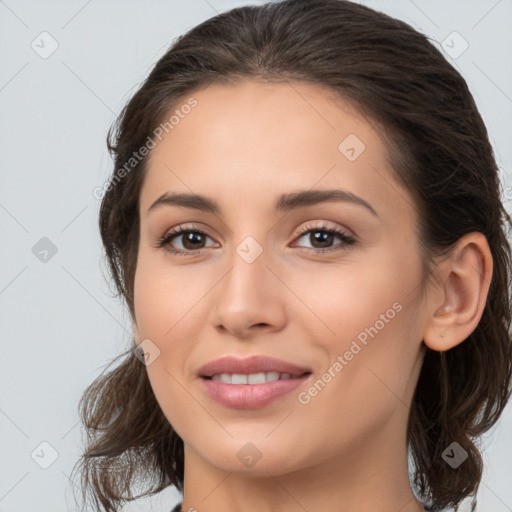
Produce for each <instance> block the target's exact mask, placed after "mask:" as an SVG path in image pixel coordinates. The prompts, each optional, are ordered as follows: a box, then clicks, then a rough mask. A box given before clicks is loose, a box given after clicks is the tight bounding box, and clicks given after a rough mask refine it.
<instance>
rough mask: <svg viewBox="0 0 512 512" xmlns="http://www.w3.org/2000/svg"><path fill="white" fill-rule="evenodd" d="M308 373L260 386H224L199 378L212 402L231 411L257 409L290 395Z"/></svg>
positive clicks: (214, 381)
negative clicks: (229, 408)
mask: <svg viewBox="0 0 512 512" xmlns="http://www.w3.org/2000/svg"><path fill="white" fill-rule="evenodd" d="M310 375H311V374H310V373H307V374H305V375H301V376H300V377H297V378H295V379H283V380H275V381H272V382H264V383H262V384H226V383H225V382H221V381H218V380H211V379H206V378H204V377H201V382H202V383H203V386H204V388H205V390H206V392H207V393H208V395H209V396H210V398H212V399H213V400H215V401H216V402H218V403H219V404H221V405H224V406H225V407H231V408H233V409H258V408H260V407H264V406H265V405H267V404H269V403H271V402H273V401H274V400H276V399H277V398H279V397H280V396H283V395H286V394H287V393H290V392H291V391H293V390H294V389H295V388H297V387H298V386H300V385H301V384H302V383H303V382H304V381H305V380H307V378H308V377H309V376H310Z"/></svg>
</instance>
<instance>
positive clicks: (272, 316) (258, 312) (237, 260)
mask: <svg viewBox="0 0 512 512" xmlns="http://www.w3.org/2000/svg"><path fill="white" fill-rule="evenodd" d="M248 232H250V231H247V230H246V231H245V233H244V232H243V230H240V231H239V233H242V234H241V235H240V234H238V233H233V240H236V238H237V236H238V240H240V239H241V241H240V242H238V243H237V244H233V251H232V252H231V253H230V254H229V256H227V260H228V261H227V265H229V271H228V272H227V274H226V275H225V276H224V278H223V279H222V283H219V285H220V286H219V287H218V288H217V293H216V294H215V299H214V300H215V306H214V318H213V321H214V323H215V324H216V325H217V326H223V327H224V328H225V329H226V330H228V331H230V332H231V333H232V334H236V335H237V336H242V335H243V333H244V331H245V330H246V329H248V328H250V327H251V326H253V325H267V326H272V328H273V329H276V328H278V327H279V328H281V327H282V325H283V322H284V321H285V314H284V308H283V301H282V300H280V298H279V294H278V291H277V290H278V286H276V283H275V282H274V281H276V277H275V276H274V275H273V273H272V272H271V271H270V269H269V266H271V265H272V263H271V261H272V255H271V254H270V249H268V247H269V246H270V245H271V244H270V242H269V237H268V236H267V235H266V234H265V233H264V231H263V230H258V233H257V234H256V235H255V236H254V235H249V234H247V233H248ZM254 232H255V231H254V230H253V233H254ZM257 237H258V238H260V240H261V242H260V241H259V240H257ZM262 238H265V240H262Z"/></svg>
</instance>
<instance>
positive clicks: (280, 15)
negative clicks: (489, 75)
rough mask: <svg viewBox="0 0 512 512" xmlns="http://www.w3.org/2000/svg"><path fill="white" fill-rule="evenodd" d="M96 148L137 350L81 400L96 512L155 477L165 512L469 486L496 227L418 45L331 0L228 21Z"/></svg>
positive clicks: (467, 97) (152, 484) (488, 163)
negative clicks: (107, 156)
mask: <svg viewBox="0 0 512 512" xmlns="http://www.w3.org/2000/svg"><path fill="white" fill-rule="evenodd" d="M109 148H110V150H111V151H112V153H113V156H114V158H115V169H114V171H113V175H112V178H111V180H110V182H109V183H108V185H107V186H106V187H105V189H104V197H103V201H102V205H101V212H100V229H101V235H102V239H103V243H104V247H105V251H106V256H107V259H108V263H109V268H110V270H111V273H112V276H113V279H114V281H115V284H116V286H117V288H118V290H119V292H120V294H122V297H123V299H124V300H125V301H126V304H127V305H128V308H129V310H130V314H131V318H132V320H133V330H134V340H133V341H134V344H133V347H130V349H129V350H128V351H127V352H126V354H123V355H122V357H123V360H122V361H121V363H120V364H119V365H118V366H117V367H116V368H115V369H113V370H110V371H109V372H108V373H105V374H104V375H101V376H100V377H99V378H98V379H97V380H96V381H95V382H94V383H93V384H92V385H91V386H90V387H89V388H88V390H87V391H86V393H85V395H84V397H83V399H82V403H81V406H82V415H83V421H84V424H85V426H86V428H87V432H88V434H89V444H88V446H87V447H86V451H85V453H84V455H83V458H82V459H81V464H80V466H79V467H80V470H81V474H82V478H83V491H84V498H86V499H87V496H89V497H90V498H91V500H92V502H93V503H94V506H95V509H101V510H105V511H114V510H118V509H119V507H120V505H121V504H122V503H123V502H124V501H127V500H131V499H134V498H136V497H138V496H140V495H147V494H151V493H156V492H159V491H161V490H162V489H164V488H165V487H167V486H170V485H175V486H176V487H177V488H178V489H179V490H180V491H182V493H183V503H182V504H180V505H178V506H177V507H176V508H175V509H174V510H175V511H179V510H183V511H194V510H197V511H201V512H202V511H208V512H221V511H222V512H225V511H232V512H234V511H240V510H243V511H244V512H253V511H257V512H269V511H271V510H272V511H274V510H279V511H282V512H292V511H304V510H308V511H313V510H315V511H316V510H323V511H326V512H335V511H336V512H339V511H350V512H353V511H358V512H369V511H372V512H374V511H376V510H378V511H379V512H388V511H389V512H398V511H400V512H412V511H419V510H441V509H445V508H448V507H455V508H457V507H458V505H459V504H460V503H461V502H462V500H464V499H465V498H466V497H471V496H473V497H474V495H475V494H476V491H477V489H478V486H479V483H480V480H481V475H482V458H481V455H480V453H479V450H478V449H477V447H476V445H475V442H474V441H475V439H476V438H477V437H478V436H480V435H481V434H482V433H484V432H486V431H487V430H488V429H489V428H490V427H491V426H493V425H494V424H495V423H496V421H497V420H498V418H499V416H500V414H501V413H502V411H503V409H504V407H505V405H506V403H507V400H508V399H509V396H510V383H511V368H512V360H511V357H512V356H511V346H512V343H511V334H510V322H511V303H510V289H509V285H510V276H511V273H510V245H509V243H508V241H507V238H506V234H507V229H508V228H509V226H510V224H511V221H510V218H509V216H508V215H507V213H506V211H505V209H504V207H503V205H502V202H501V200H500V184H499V178H498V170H497V164H496V162H495V160H494V157H493V150H492V147H491V145H490V143H489V139H488V136H487V132H486V128H485V126H484V123H483V121H482V118H481V116H480V114H479V112H478V110H477V107H476V106H475V103H474V100H473V98H472V95H471V94H470V92H469V91H468V88H467V85H466V82H465V81H464V79H463V78H462V77H461V75H460V74H459V73H458V72H457V71H456V70H455V69H454V67H453V66H451V65H450V64H449V63H448V62H447V61H446V59H445V58H444V57H443V55H442V54H441V53H440V52H439V51H438V50H437V49H436V48H435V47H434V46H433V45H432V44H431V43H430V42H429V41H428V39H427V38H426V37H425V36H424V35H422V34H420V33H418V32H416V31H415V30H413V29H412V28H411V27H410V26H409V25H407V24H406V23H404V22H402V21H399V20H396V19H393V18H391V17H389V16H387V15H385V14H382V13H379V12H376V11H374V10H372V9H370V8H367V7H364V6H362V5H358V4H356V3H351V2H348V1H343V0H313V1H312V0H286V1H282V2H278V3H269V4H266V5H262V6H259V7H254V6H251V7H243V8H237V9H233V10H231V11H229V12H226V13H223V14H220V15H218V16H215V17H214V18H211V19H209V20H207V21H205V22H204V23H201V24H200V25H199V26H197V27H195V28H193V29H192V30H190V31H189V32H188V33H186V34H185V35H183V36H182V37H180V38H179V39H178V40H177V41H175V42H174V44H173V45H172V47H171V48H170V50H169V51H168V52H167V53H166V54H165V55H164V56H163V57H162V58H161V59H160V60H159V62H158V63H157V64H156V65H155V67H154V69H153V70H152V71H151V73H150V75H149V77H148V78H147V80H146V81H145V83H144V84H143V85H142V86H141V88H140V89H139V90H138V92H137V93H136V94H135V95H134V96H133V98H132V99H131V100H130V102H129V103H128V104H127V106H126V107H125V109H124V110H123V112H122V113H121V115H120V117H119V120H118V124H117V125H116V126H115V130H114V131H113V132H112V134H109ZM134 348H135V349H134ZM409 456H410V460H409ZM408 462H410V463H411V467H409V465H408ZM410 473H411V475H412V479H411V480H412V481H411V480H410V478H409V475H410ZM411 484H412V485H411ZM169 508H171V507H169ZM474 509H475V500H473V510H474Z"/></svg>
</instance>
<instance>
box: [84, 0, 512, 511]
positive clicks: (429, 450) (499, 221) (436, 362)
mask: <svg viewBox="0 0 512 512" xmlns="http://www.w3.org/2000/svg"><path fill="white" fill-rule="evenodd" d="M243 79H264V80H276V79H277V80H290V81H293V80H307V81H309V82H312V83H317V84H319V85H321V86H325V87H327V88H329V89H330V90H332V91H333V92H334V93H335V94H336V95H338V96H339V97H340V98H342V99H343V100H344V101H347V102H349V103H350V104H351V105H353V106H354V107H355V108H356V109H357V110H358V111H359V112H361V113H363V114H364V115H366V116H368V118H370V119H371V120H372V121H373V122H375V123H376V124H377V123H378V125H379V126H381V127H385V130H380V131H379V134H380V135H381V137H383V138H385V139H386V142H387V144H388V148H389V151H388V153H389V154H388V161H389V163H390V165H391V169H392V172H393V174H394V175H395V177H396V178H397V179H398V180H399V182H400V183H402V184H403V185H404V186H405V187H406V188H407V190H408V191H409V192H410V193H411V196H412V197H413V199H414V206H415V208H416V209H417V212H418V214H419V226H418V237H419V240H420V243H421V247H422V258H423V260H424V261H423V263H424V268H425V269H426V270H427V276H428V277H432V276H433V275H434V270H435V268H434V263H433V262H434V257H435V256H439V255H445V254H449V253H450V250H451V249H453V247H454V246H455V244H456V243H457V241H458V240H459V239H460V238H461V237H462V236H464V235H465V234H467V233H470V232H475V231H476V232H480V233H482V234H483V235H485V237H486V239H487V242H488V244H489V247H490V250H491V254H492V258H493V268H494V271H493V275H492V282H491V284H490V289H489V292H488V295H487V301H486V304H485V308H484V311H483V315H482V317H481V320H480V322H479V324H478V325H477V327H476V328H475V330H474V331H473V332H472V333H471V335H470V336H469V337H468V338H467V339H465V340H464V341H463V342H462V343H460V344H458V345H457V346H455V347H454V348H452V349H450V350H448V351H443V352H438V351H434V350H431V349H429V348H427V351H426V353H425V357H424V361H423V366H422V369H421V373H420V375H419V379H418V382H417V387H416V389H415V394H414V397H413V401H412V405H411V408H410V413H409V419H408V426H407V442H408V448H409V450H410V454H411V455H412V461H413V465H414V472H413V480H412V482H413V484H414V486H415V487H416V492H417V494H418V496H419V497H420V498H421V499H423V500H424V502H425V503H427V504H429V505H430V506H432V507H434V508H444V507H455V510H458V507H459V504H460V503H461V501H462V500H463V499H465V498H466V497H469V496H473V500H472V510H475V507H476V492H477V490H478V486H479V484H480V481H481V477H482V469H483V461H482V457H481V454H480V451H479V449H478V447H477V445H476V443H475V441H476V440H477V438H478V437H479V436H480V435H481V434H483V433H484V432H486V431H487V430H489V429H490V428H491V427H492V426H493V425H494V424H495V423H496V421H497V420H498V418H499V417H500V415H501V413H502V412H503V410H504V408H505V406H506V404H507V402H508V400H509V398H510V393H511V375H512V350H511V347H512V340H511V329H510V328H511V300H510V299H511V289H510V281H511V247H510V243H509V241H508V240H507V236H508V234H509V232H510V227H511V226H512V222H511V218H510V216H509V215H508V213H507V211H506V209H505V208H504V206H503V203H502V201H501V195H500V194H501V190H500V188H501V183H500V180H499V171H498V166H497V163H496V161H495V158H494V153H493V149H492V147H491V144H490V142H489V137H488V133H487V130H486V127H485V125H484V122H483V120H482V117H481V115H480V113H479V111H478V109H477V107H476V105H475V102H474V99H473V97H472V95H471V93H470V91H469V90H468V87H467V84H466V82H465V80H464V79H463V77H462V76H461V75H460V74H459V72H458V71H457V70H456V69H455V68H454V67H453V66H452V65H451V64H450V63H448V61H447V60H446V59H445V57H444V56H443V55H442V53H441V52H440V51H439V50H438V49H437V48H436V46H435V45H434V44H432V42H431V41H430V40H429V38H428V37H427V36H425V35H424V34H421V33H419V32H417V31H416V30H414V29H413V28H412V27H411V26H410V25H408V24H407V23H405V22H403V21H400V20H397V19H394V18H392V17H390V16H388V15H386V14H384V13H381V12H378V11H375V10H373V9H370V8H368V7H365V6H363V5H359V4H357V3H354V2H349V1H346V0H285V1H280V2H270V3H267V4H264V5H261V6H246V7H240V8H235V9H232V10H230V11H227V12H224V13H222V14H219V15H217V16H214V17H212V18H210V19H208V20H206V21H204V22H202V23H201V24H199V25H197V26H196V27H194V28H192V29H191V30H189V31H188V32H187V33H185V34H184V35H182V36H180V37H178V38H177V39H175V40H174V41H173V44H172V45H171V47H170V48H169V50H168V51H167V52H166V53H165V54H164V55H163V56H162V57H161V58H160V59H159V60H158V62H157V63H156V64H155V66H154V67H153V69H152V70H151V72H150V74H149V76H148V77H147V78H146V80H145V81H144V82H143V83H142V85H141V86H140V87H139V89H138V90H137V92H136V93H135V94H134V95H133V97H132V98H131V99H130V100H129V102H128V103H127V104H126V106H125V107H124V109H123V110H122V112H121V113H120V115H119V117H118V119H117V120H116V122H115V123H114V124H113V125H112V127H111V128H110V130H109V133H108V136H107V144H108V148H109V151H110V153H111V155H112V156H113V159H114V162H115V166H114V171H113V173H112V177H111V181H110V183H109V186H108V187H106V188H105V195H104V196H103V199H102V203H101V208H100V216H99V228H100V232H101V237H102V241H103V245H104V250H105V255H106V260H107V263H108V269H109V271H110V274H111V276H112V279H113V282H114V284H115V287H116V290H117V293H118V296H120V297H121V299H122V300H124V301H125V302H126V305H127V306H128V308H129V310H130V312H131V314H132V318H135V316H134V300H133V292H134V274H135V268H136V264H137V250H138V242H139V217H138V205H139V195H140V190H141V186H142V183H143V179H144V175H145V170H146V163H147V159H148V158H147V156H146V157H144V158H142V159H141V160H140V161H137V162H136V165H134V166H133V167H132V168H131V169H130V170H129V172H126V167H125V172H124V173H123V175H122V176H121V175H120V173H119V170H120V169H121V168H123V166H125V164H126V162H128V161H129V160H130V158H131V157H132V155H133V153H134V152H135V151H138V150H139V148H141V147H142V146H144V145H145V144H146V142H147V140H148V137H151V136H152V134H153V133H154V130H155V128H156V127H157V126H159V125H160V123H162V121H164V120H165V119H166V117H168V116H169V112H171V109H173V108H176V107H177V106H178V105H180V102H181V101H183V98H186V97H187V96H188V95H191V94H192V93H193V92H194V91H196V90H198V89H201V88H205V87H207V86H208V85H210V84H212V83H221V82H222V81H224V80H228V81H229V82H230V83H235V84H236V83H237V81H238V80H243ZM116 169H117V171H116ZM120 176H121V178H120ZM114 178H115V181H114ZM118 359H120V362H119V363H118V364H117V365H116V366H115V368H113V369H109V368H106V369H105V371H104V372H103V373H102V374H101V375H100V376H99V377H97V378H96V380H95V381H94V382H93V383H92V384H91V385H89V387H88V388H87V389H86V391H85V392H84V394H83V396H82V398H81V401H80V404H79V408H80V414H81V418H82V422H83V424H84V426H85V430H86V432H87V446H86V447H85V451H84V453H83V455H82V457H81V459H80V460H79V461H78V463H77V466H78V469H79V470H80V474H81V489H82V498H83V500H84V501H86V500H87V499H88V498H89V499H90V500H91V501H92V503H94V505H95V509H96V510H102V511H106V512H112V511H115V510H117V509H118V508H119V506H120V505H122V503H123V502H126V501H130V500H133V499H136V498H138V497H141V496H148V495H151V494H154V493H157V492H160V491H161V490H163V489H164V488H166V487H168V486H170V485H175V486H176V487H177V488H178V489H179V490H181V491H182V490H183V471H184V458H183V441H182V440H181V438H180V437H179V436H178V435H177V433H176V432H175V431H174V430H173V428H172V426H171V425H170V424H169V422H168V421H167V419H166V418H165V416H164V414H163V412H162V411H161V409H160V407H159V405H158V403H157V401H156V398H155V396H154V394H153V391H152V388H151V386H150V383H149V380H148V376H147V372H146V369H145V366H144V365H143V364H141V363H140V361H139V360H138V359H137V358H136V357H135V356H134V352H133V346H131V347H130V348H129V349H128V350H127V351H126V353H124V354H122V355H121V356H119V358H118ZM115 361H117V359H116V360H115ZM454 441H456V442H457V443H459V445H460V446H461V447H462V448H463V449H464V450H466V452H467V454H468V457H467V459H466V460H465V461H464V463H463V464H461V465H460V466H459V467H458V468H457V470H454V469H453V468H451V467H450V466H449V465H448V464H447V463H446V462H445V461H444V460H443V458H442V457H441V454H442V452H443V450H445V448H446V447H448V446H449V445H450V444H451V443H452V442H454ZM77 466H75V469H77ZM136 490H138V492H135V491H136Z"/></svg>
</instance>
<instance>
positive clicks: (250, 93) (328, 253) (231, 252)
mask: <svg viewBox="0 0 512 512" xmlns="http://www.w3.org/2000/svg"><path fill="white" fill-rule="evenodd" d="M191 96H193V98H195V100H196V101H197V104H195V103H194V105H195V106H194V107H193V108H183V109H180V106H181V105H185V104H187V100H189V99H190V98H189V97H186V98H184V99H183V102H182V103H181V104H180V105H177V107H176V108H177V110H178V111H179V113H180V115H177V117H175V122H174V124H173V127H172V129H170V128H169V125H168V126H167V131H168V133H166V132H165V131H163V134H164V136H163V137H162V138H161V140H160V141H157V145H156V147H154V149H152V153H151V158H150V160H149V164H148V169H147V175H146V177H145V182H144V185H143V188H142V191H141V197H140V221H141V226H140V245H139V253H138V261H137V269H136V275H135V314H136V318H135V320H136V327H137V330H138V337H139V340H138V341H142V340H149V341H145V342H144V344H145V347H146V348H147V349H148V352H149V354H150V356H149V358H148V361H147V363H148V364H147V372H148V375H149V379H150V382H151V385H152V387H153V390H154V393H155V395H156V398H157V400H158V402H159V404H160V406H161V408H162V410H163V412H164V414H165V416H166V417H167V419H168V420H169V422H170V423H171V424H172V426H173V427H174V429H175V430H176V432H177V433H178V434H179V435H180V437H181V438H182V439H183V441H184V443H185V449H186V463H189V462H190V461H192V460H193V461H195V463H196V464H203V465H206V466H209V467H215V468H218V469H222V470H226V471H237V472H247V473H251V474H254V475H266V474H267V473H266V472H267V471H268V472H270V473H271V474H272V475H277V474H283V473H286V472H290V471H292V470H293V471H294V470H298V469H305V468H308V467H312V466H314V465H318V464H325V463H327V462H328V461H330V460H335V459H336V460H337V461H338V464H339V461H346V462H347V464H348V463H350V464H352V468H353V467H354V466H353V464H355V463H356V461H359V462H361V461H362V460H366V461H367V462H368V458H365V457H364V454H367V455H368V456H371V457H373V456H380V455H383V454H384V452H386V453H388V454H389V455H390V456H391V454H396V451H397V450H398V451H399V453H400V454H403V453H405V445H406V443H405V432H406V422H407V417H408V413H409V405H410V402H411V399H412V394H413V391H414V387H415V384H416V381H417V378H418V375H419V371H420V368H421V361H422V356H423V351H422V348H423V344H422V336H423V330H424V328H425V324H426V316H425V313H423V311H424V308H423V307H422V300H423V299H422V297H421V287H420V280H421V264H420V253H419V246H418V240H417V236H416V232H415V226H416V215H415V212H414V210H413V206H412V203H413V201H412V199H411V196H410V195H409V193H408V192H407V191H406V190H405V189H404V188H402V187H401V186H400V185H399V184H398V183H397V182H396V181H395V180H394V179H393V177H392V175H391V172H390V169H389V166H388V164H387V161H386V151H387V149H388V148H387V147H386V146H385V144H384V142H383V141H382V140H381V138H380V137H379V128H377V127H375V128H374V127H372V125H371V124H369V123H368V122H367V121H366V120H365V119H364V118H363V117H362V116H361V115H359V114H358V112H356V111H354V110H353V109H351V108H349V107H348V105H345V104H344V103H342V102H341V101H338V102H337V103H335V102H333V101H332V99H330V95H329V93H328V91H326V90H325V89H323V88H322V87H320V86H318V85H314V84H307V83H298V82H292V83H268V82H256V81H244V82H242V83H239V84H237V85H220V84H219V85H211V86H210V87H208V88H206V89H202V90H200V91H197V92H196V93H194V94H193V95H191ZM190 104H192V103H190ZM171 114H172V113H170V114H169V117H170V115H171ZM176 120H178V121H176ZM324 191H337V193H336V194H332V195H331V196H330V199H328V198H327V195H326V196H325V197H323V196H322V195H321V192H324ZM163 194H167V195H168V197H170V195H171V194H190V195H194V196H195V195H197V196H201V197H203V198H205V199H206V200H207V201H209V202H210V203H215V205H216V211H213V208H211V207H209V208H207V207H206V206H205V205H204V201H200V200H199V199H195V200H188V201H187V202H185V201H181V202H180V204H178V202H172V201H170V200H169V201H164V200H161V201H160V202H158V203H157V204H154V203H155V201H157V199H159V198H162V196H163ZM303 194H304V196H303ZM301 198H302V199H301ZM326 198H327V200H326ZM185 203H187V205H188V206H187V205H186V204H185ZM152 205H153V207H151V206H152ZM201 205H203V207H200V206H201ZM210 206H211V205H210ZM178 227H181V228H183V229H185V230H186V232H185V233H184V234H183V233H182V234H174V236H173V233H170V232H171V230H173V229H175V228H178ZM196 230H200V231H202V232H204V233H205V234H204V235H203V234H201V233H197V232H195V231H196ZM326 230H327V231H326ZM168 234H170V235H171V236H173V237H172V238H169V237H167V241H166V242H167V243H166V245H165V246H162V247H159V241H160V240H161V239H162V238H165V237H166V235H168ZM172 251H182V252H185V254H177V253H173V252H172ZM151 354H152V355H151ZM224 356H232V357H234V358H237V359H246V358H249V357H251V356H267V357H271V358H277V359H279V360H282V361H284V362H287V363H289V364H291V365H295V366H296V367H298V369H300V372H298V373H303V372H309V373H306V374H305V375H304V376H302V377H300V378H297V379H295V378H290V379H286V375H285V376H284V378H282V379H280V380H279V381H274V382H273V383H270V384H262V383H260V384H249V383H248V384H229V383H226V382H219V381H218V380H216V379H217V377H215V378H214V379H211V380H210V379H205V378H204V377H203V376H201V374H202V373H204V372H201V368H202V367H203V365H205V364H206V363H209V362H211V361H213V360H216V359H218V358H221V357H224ZM270 366H272V364H271V365H270ZM262 368H263V367H262ZM262 368H260V369H262ZM267 368H269V367H267ZM257 369H258V368H245V369H244V368H243V367H241V368H238V372H237V371H236V370H237V369H234V370H232V371H230V372H227V373H240V374H248V373H252V374H254V373H261V372H258V371H257ZM249 370H254V371H249ZM278 370H279V368H278ZM281 372H282V369H281ZM210 373H212V372H210ZM266 377H267V375H266V374H265V375H264V376H263V378H266ZM270 377H271V378H272V374H271V375H270ZM281 377H282V375H281ZM291 377H293V375H292V376H291ZM261 378H262V376H261V375H259V376H254V377H252V378H251V382H260V381H259V380H258V379H261ZM274 378H275V376H274ZM234 379H235V381H237V379H243V377H235V378H234ZM292 381H293V382H292ZM241 382H243V380H241ZM251 386H254V387H252V388H251ZM249 388H251V389H249ZM292 388H293V389H292ZM280 393H281V394H280ZM187 457H188V458H187ZM251 457H252V458H251ZM340 457H341V458H340ZM388 460H389V459H388Z"/></svg>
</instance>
